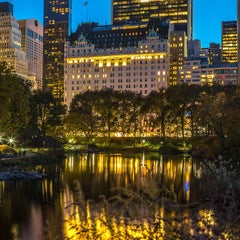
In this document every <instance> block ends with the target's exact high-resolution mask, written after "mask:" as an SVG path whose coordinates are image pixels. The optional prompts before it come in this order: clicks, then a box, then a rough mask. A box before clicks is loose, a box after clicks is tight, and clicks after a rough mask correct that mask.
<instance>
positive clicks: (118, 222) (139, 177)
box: [63, 154, 201, 239]
mask: <svg viewBox="0 0 240 240" xmlns="http://www.w3.org/2000/svg"><path fill="white" fill-rule="evenodd" d="M65 167H66V170H65V171H70V172H71V171H74V174H77V172H78V171H80V172H81V175H85V174H86V173H87V172H89V173H91V175H92V176H93V178H92V180H90V182H91V185H90V186H89V187H90V188H91V192H92V191H95V190H96V191H99V188H101V187H102V186H100V185H98V184H99V183H100V182H101V181H105V182H106V183H108V187H123V185H124V186H129V184H131V183H135V182H136V181H137V182H138V183H140V184H142V187H144V186H148V184H147V180H148V177H147V176H154V175H164V179H165V180H164V179H163V181H166V183H167V184H168V183H170V188H171V190H173V191H174V190H176V189H175V188H176V186H175V184H174V182H175V181H176V179H183V182H182V183H183V184H184V186H183V187H185V188H184V194H185V195H184V197H185V198H186V200H187V201H188V200H189V199H190V176H191V171H192V162H191V161H190V160H186V159H183V160H181V161H175V160H167V161H165V160H164V158H163V156H159V160H156V161H153V160H151V158H149V157H148V155H147V154H139V155H138V156H137V157H136V156H133V157H128V158H125V157H123V155H122V154H111V155H108V154H89V155H88V156H86V155H83V156H80V157H79V158H78V159H77V160H76V159H74V160H73V159H72V158H70V159H67V164H66V165H65ZM74 176H75V177H77V175H74ZM79 179H80V178H79ZM79 182H80V181H79ZM145 183H146V184H145ZM112 184H114V185H112ZM63 198H64V200H63V202H65V203H67V204H65V205H63V207H64V209H65V210H64V212H65V216H64V219H65V221H64V223H65V226H64V229H65V236H66V239H94V238H95V237H96V236H101V238H100V239H116V236H117V239H126V236H128V237H129V238H130V239H149V238H152V237H153V236H154V238H153V239H164V237H165V236H166V231H167V228H168V227H169V226H166V223H165V222H164V219H166V216H165V214H166V213H165V210H164V207H163V206H160V207H159V206H156V209H155V218H154V216H153V219H152V220H151V221H150V222H151V223H152V222H154V223H156V224H157V231H156V230H155V228H156V225H154V226H153V225H152V224H150V225H149V223H150V222H149V219H144V218H143V219H141V221H140V222H139V219H138V220H129V219H127V218H124V217H123V216H122V217H120V216H119V215H115V216H114V215H111V216H109V215H108V214H109V212H108V211H106V209H104V208H102V207H101V208H95V207H94V208H92V207H91V204H93V202H89V201H87V203H86V205H84V208H83V205H82V203H81V204H80V205H79V206H78V204H77V205H72V204H70V203H73V202H75V203H76V199H74V198H73V192H72V190H71V188H70V187H69V186H68V185H67V186H66V190H65V192H64V195H63ZM68 208H70V209H68ZM167 216H168V217H169V216H170V218H173V219H174V218H176V213H175V212H171V214H170V215H169V213H168V215H167ZM187 218H188V219H189V217H187ZM171 224H172V225H171V226H172V227H174V226H175V225H174V224H177V223H175V222H173V223H171ZM185 224H190V225H191V222H190V221H189V220H188V222H185ZM199 224H201V222H200V221H199ZM175 227H176V226H175ZM191 231H193V230H192V229H191V228H189V232H190V233H191Z"/></svg>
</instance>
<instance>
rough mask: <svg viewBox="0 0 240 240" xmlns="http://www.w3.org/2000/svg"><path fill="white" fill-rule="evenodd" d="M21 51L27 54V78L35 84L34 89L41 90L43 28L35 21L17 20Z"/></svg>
mask: <svg viewBox="0 0 240 240" xmlns="http://www.w3.org/2000/svg"><path fill="white" fill-rule="evenodd" d="M18 23H19V27H20V29H21V33H22V44H21V45H22V49H23V50H24V51H25V52H26V54H27V59H28V76H29V77H30V78H31V79H32V80H33V81H35V82H36V87H35V89H42V78H43V27H42V25H41V24H40V22H39V21H38V20H36V19H29V20H19V21H18Z"/></svg>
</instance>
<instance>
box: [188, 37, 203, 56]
mask: <svg viewBox="0 0 240 240" xmlns="http://www.w3.org/2000/svg"><path fill="white" fill-rule="evenodd" d="M200 49H201V42H200V40H198V39H195V40H189V41H188V42H187V50H188V54H187V56H188V57H190V58H194V57H199V55H200Z"/></svg>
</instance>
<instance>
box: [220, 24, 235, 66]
mask: <svg viewBox="0 0 240 240" xmlns="http://www.w3.org/2000/svg"><path fill="white" fill-rule="evenodd" d="M237 60H238V36H237V21H224V22H222V62H225V63H226V62H227V63H236V62H237Z"/></svg>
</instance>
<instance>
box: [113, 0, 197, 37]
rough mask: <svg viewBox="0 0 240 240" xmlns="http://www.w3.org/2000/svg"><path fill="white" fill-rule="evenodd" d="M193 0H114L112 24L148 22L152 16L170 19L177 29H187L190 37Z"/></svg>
mask: <svg viewBox="0 0 240 240" xmlns="http://www.w3.org/2000/svg"><path fill="white" fill-rule="evenodd" d="M192 2H193V1H192V0H169V1H159V0H141V1H139V0H131V1H122V0H112V24H113V25H120V24H126V23H133V22H148V21H149V20H150V19H151V18H159V17H160V18H162V19H170V22H171V23H172V24H174V25H175V31H185V32H186V35H187V37H188V39H189V40H190V39H192V32H193V20H192V16H193V3H192Z"/></svg>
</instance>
